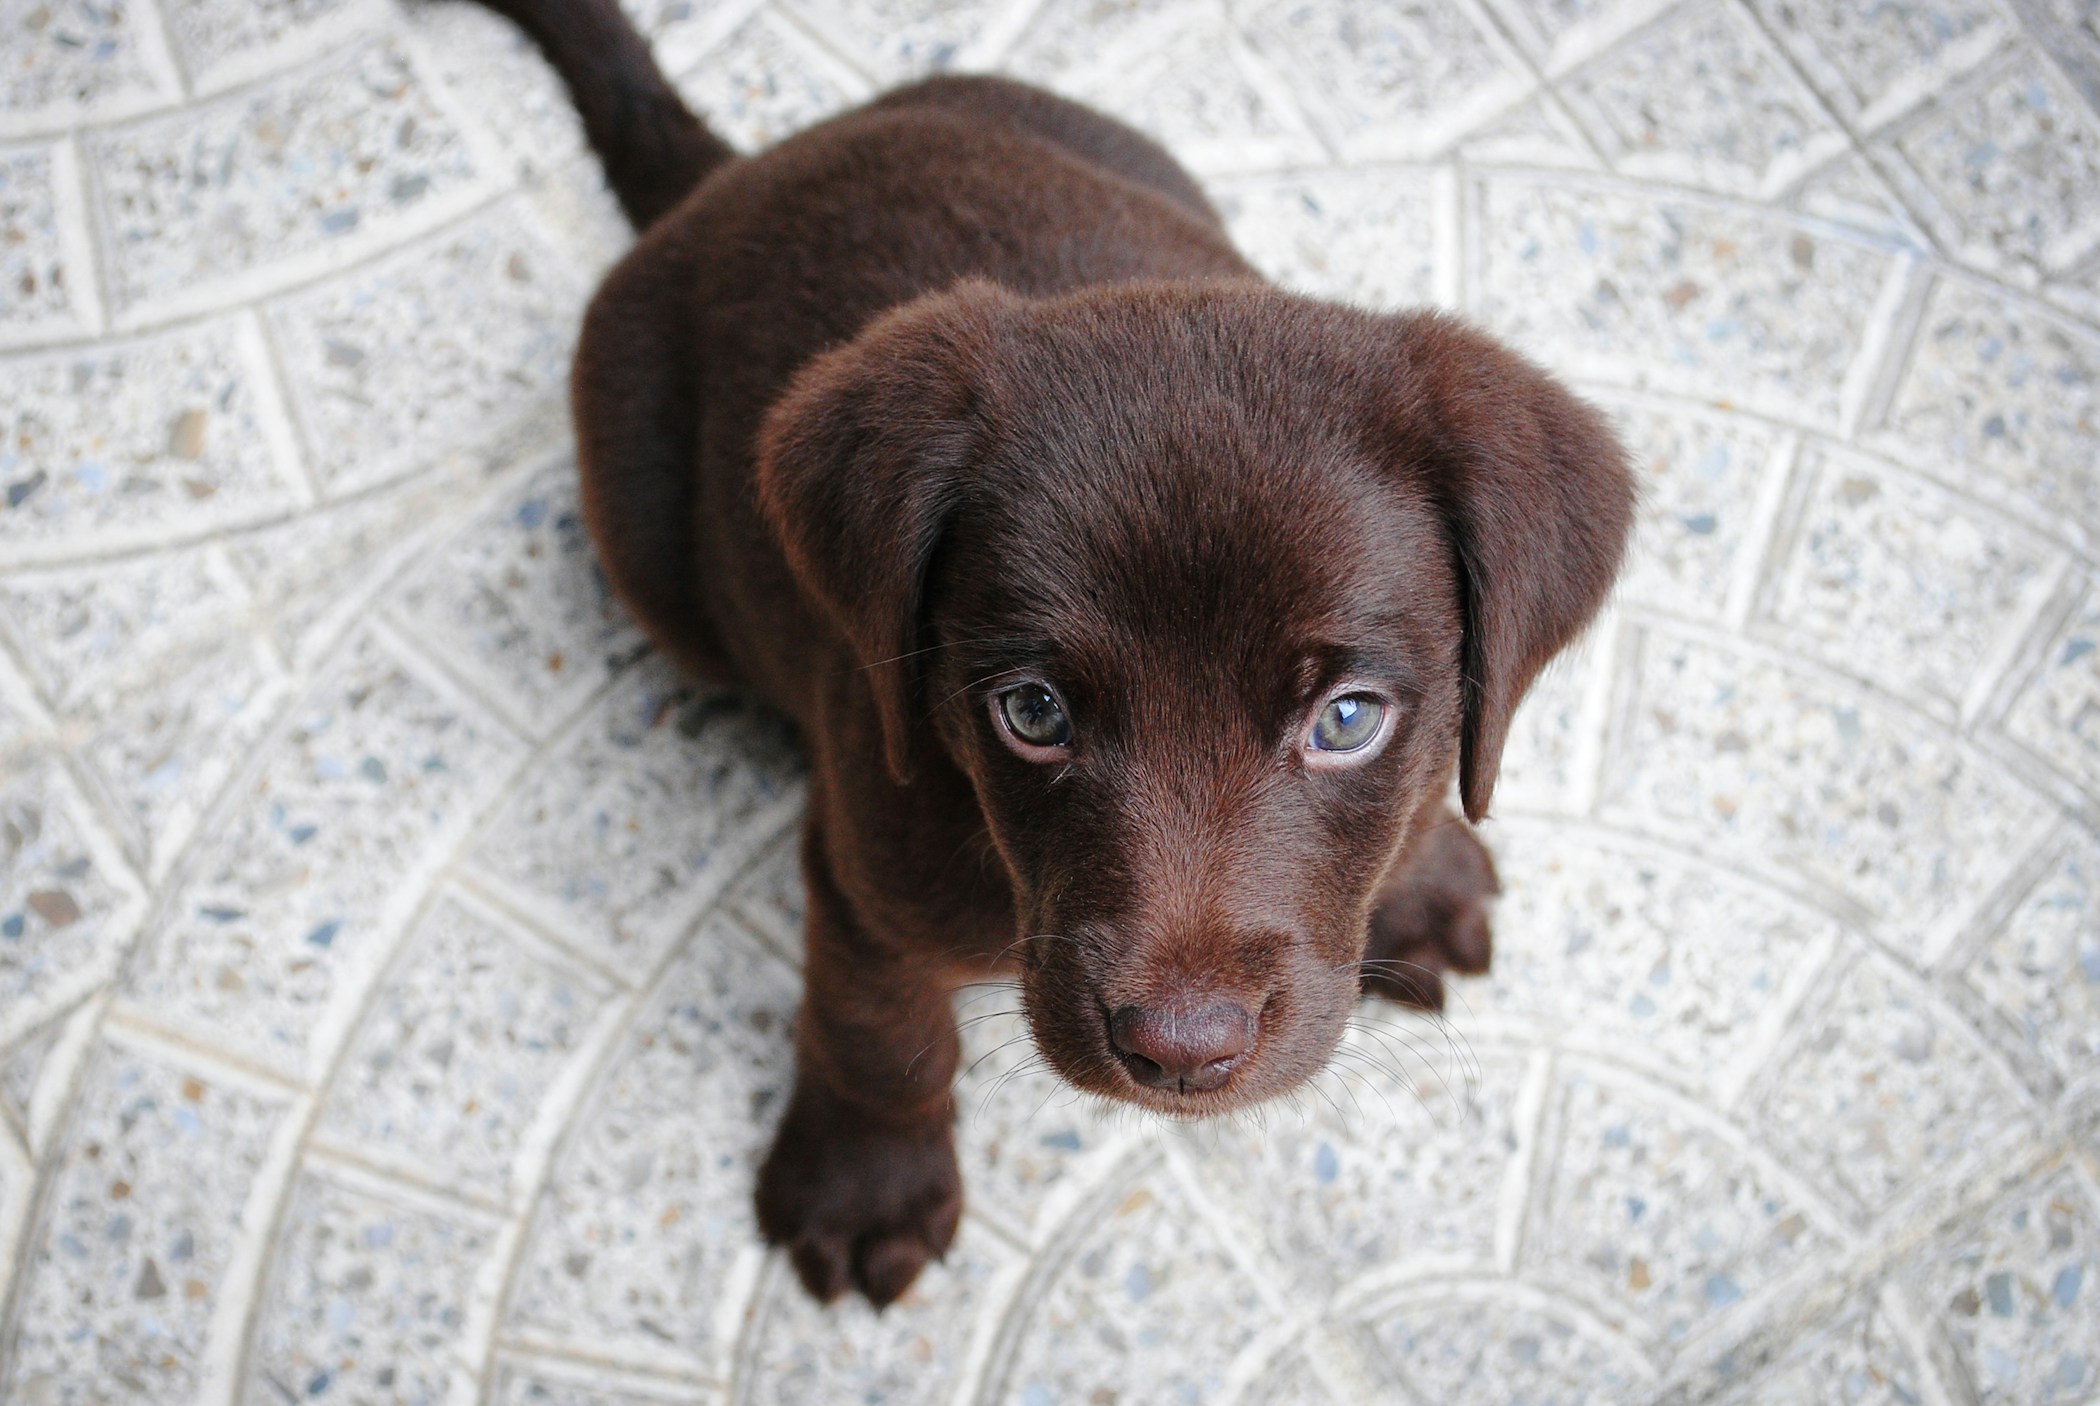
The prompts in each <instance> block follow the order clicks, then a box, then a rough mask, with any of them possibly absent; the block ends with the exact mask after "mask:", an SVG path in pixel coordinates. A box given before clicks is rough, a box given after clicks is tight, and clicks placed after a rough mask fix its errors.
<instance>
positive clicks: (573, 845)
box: [475, 659, 801, 970]
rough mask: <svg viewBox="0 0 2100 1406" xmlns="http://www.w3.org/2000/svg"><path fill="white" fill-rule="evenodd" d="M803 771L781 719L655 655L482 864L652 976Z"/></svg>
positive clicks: (626, 964) (516, 815) (567, 930)
mask: <svg viewBox="0 0 2100 1406" xmlns="http://www.w3.org/2000/svg"><path fill="white" fill-rule="evenodd" d="M800 772H801V764H800V760H799V758H797V757H795V756H794V755H792V753H791V752H790V751H789V750H788V746H787V733H786V731H785V728H784V725H783V724H781V723H780V722H779V721H778V720H777V719H776V718H775V717H774V716H773V715H771V714H770V713H765V712H761V711H760V710H759V708H758V706H757V705H756V704H753V703H751V702H748V701H747V700H745V699H744V698H743V697H741V696H739V695H731V694H724V693H720V692H704V691H701V690H700V689H698V688H696V687H695V686H693V685H690V684H687V683H685V682H684V681H682V680H681V679H679V678H677V677H676V675H675V672H674V671H673V670H672V669H671V667H670V666H669V665H668V664H665V663H663V662H662V660H661V659H652V660H651V662H650V663H649V664H647V665H646V666H644V667H642V668H639V669H635V670H633V671H631V672H630V673H628V674H627V675H626V676H625V677H624V678H623V679H621V681H620V682H619V683H618V684H617V685H616V686H615V687H614V688H613V690H612V692H610V693H608V694H607V695H606V696H605V697H604V698H603V699H601V700H600V701H599V702H598V703H597V704H596V705H595V706H594V707H593V708H592V709H591V711H590V712H588V713H587V714H585V716H584V717H583V719H582V720H581V721H580V722H579V723H578V724H577V727H576V730H575V731H574V732H573V733H572V734H571V735H570V736H569V737H568V738H567V739H566V740H565V741H564V742H562V743H561V744H559V746H558V749H557V750H555V751H552V752H550V753H549V754H547V755H545V756H543V757H542V759H541V760H540V762H539V763H538V764H537V765H535V766H534V767H533V768H532V770H531V772H530V774H528V775H527V776H526V778H525V781H524V784H523V785H522V786H521V787H520V788H519V789H518V791H517V793H516V794H515V795H514V796H512V798H511V799H510V801H509V803H508V804H507V805H505V806H504V808H503V811H502V813H501V815H499V816H498V817H497V819H496V821H495V823H494V824H493V826H491V827H490V829H489V830H488V832H487V833H486V835H485V836H484V837H483V838H482V840H481V842H480V844H479V846H478V847H477V849H476V852H475V863H476V864H477V865H478V866H479V867H480V868H481V869H482V870H484V871H486V872H487V873H489V874H492V875H494V876H496V877H497V878H498V879H500V880H501V881H502V882H504V883H505V884H507V885H509V886H510V887H512V888H513V889H515V890H517V891H518V892H520V893H521V894H525V895H529V896H530V898H531V900H532V901H533V902H534V903H535V904H538V905H543V906H542V908H541V909H540V916H541V918H542V921H544V922H548V923H552V924H557V925H559V926H560V927H561V928H562V929H563V935H564V936H565V937H566V938H567V939H568V940H570V941H572V942H574V943H576V944H578V945H580V946H582V947H584V948H586V949H588V950H590V951H592V952H594V953H597V954H600V955H602V956H603V957H604V958H605V959H606V960H607V961H608V962H609V963H610V964H612V965H614V966H615V967H618V968H620V969H622V970H636V969H640V970H647V968H648V966H649V965H650V963H651V961H652V960H653V956H654V954H656V953H659V952H661V951H663V950H664V948H665V947H666V946H668V945H669V943H670V942H671V941H672V940H673V939H674V938H676V937H677V936H678V934H679V933H681V932H682V931H684V929H685V927H686V925H687V924H688V923H690V922H691V921H692V920H693V919H694V918H695V917H696V916H698V914H699V913H700V911H701V910H702V909H703V908H705V907H706V906H707V904H709V903H710V902H712V901H713V900H714V899H715V898H716V897H717V896H719V894H720V893H721V886H722V885H723V884H725V883H727V882H728V880H729V879H730V878H732V877H733V876H734V874H735V871H736V867H737V865H738V863H739V862H741V861H742V860H743V859H744V858H746V857H748V856H749V855H750V853H751V851H752V849H753V847H755V846H756V845H758V844H760V843H763V842H764V840H766V839H767V838H769V836H770V834H771V830H770V828H769V827H767V826H766V824H765V822H766V821H767V820H768V819H769V818H770V817H775V816H778V815H780V814H782V811H781V808H782V807H783V806H786V805H788V804H791V803H792V801H793V799H794V795H795V792H796V790H797V782H798V778H799V776H800Z"/></svg>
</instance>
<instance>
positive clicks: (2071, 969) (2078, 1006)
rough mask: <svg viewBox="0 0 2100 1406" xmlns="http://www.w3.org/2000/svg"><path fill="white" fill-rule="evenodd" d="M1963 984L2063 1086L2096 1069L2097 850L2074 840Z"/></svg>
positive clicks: (2099, 985) (2099, 1056)
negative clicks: (2000, 1017)
mask: <svg viewBox="0 0 2100 1406" xmlns="http://www.w3.org/2000/svg"><path fill="white" fill-rule="evenodd" d="M1964 977H1965V979H1966V980H1967V981H1968V983H1969V984H1970V985H1971V986H1973V987H1975V988H1976V989H1977V990H1978V991H1981V992H1982V993H1983V995H1984V997H1985V998H1986V999H1987V1000H1989V1001H1990V1003H1991V1004H1992V1005H1993V1006H1995V1007H1996V1008H1997V1009H1998V1011H1999V1012H2000V1013H2002V1014H2003V1015H2004V1016H2005V1018H2006V1020H2007V1021H2009V1022H2010V1024H2011V1029H2012V1030H2013V1032H2014V1033H2015V1034H2016V1035H2017V1036H2018V1037H2019V1038H2020V1041H2021V1043H2022V1044H2023V1045H2024V1046H2025V1047H2027V1048H2029V1049H2032V1050H2034V1051H2036V1052H2038V1053H2039V1054H2041V1055H2042V1056H2043V1057H2044V1058H2045V1059H2046V1060H2047V1061H2048V1062H2049V1063H2050V1065H2052V1066H2053V1067H2054V1068H2055V1070H2056V1073H2057V1075H2058V1076H2059V1077H2060V1078H2062V1079H2063V1080H2064V1081H2065V1082H2067V1083H2069V1082H2073V1081H2076V1080H2077V1079H2079V1078H2081V1077H2083V1076H2084V1075H2085V1074H2087V1073H2089V1072H2091V1071H2092V1070H2093V1069H2095V1068H2100V843H2096V842H2095V841H2094V839H2093V837H2092V836H2090V835H2080V836H2079V837H2078V838H2077V839H2076V840H2075V841H2074V842H2073V843H2072V845H2071V846H2070V848H2069V849H2068V850H2067V851H2066V852H2065V854H2064V855H2063V856H2062V857H2061V858H2060V859H2059V860H2057V861H2056V862H2055V863H2054V864H2053V865H2051V866H2050V868H2049V869H2048V871H2047V872H2046V873H2045V874H2044V875H2043V876H2042V879H2041V881H2040V882H2039V883H2037V884H2036V885H2035V887H2034V888H2033V890H2032V891H2030V892H2029V893H2028V894H2027V896H2026V897H2025V898H2023V899H2021V900H2020V904H2019V906H2018V907H2017V908H2015V909H2013V911H2012V914H2011V916H2010V917H2008V918H2006V920H2005V921H2004V923H2002V924H2001V925H2000V926H1999V928H1998V930H1997V931H1996V932H1995V933H1993V934H1992V935H1991V937H1990V940H1989V941H1988V942H1986V943H1985V944H1984V946H1983V949H1982V950H1981V951H1980V952H1978V953H1977V955H1976V957H1975V959H1974V960H1973V961H1972V962H1970V964H1969V966H1968V968H1967V970H1966V972H1965V973H1964Z"/></svg>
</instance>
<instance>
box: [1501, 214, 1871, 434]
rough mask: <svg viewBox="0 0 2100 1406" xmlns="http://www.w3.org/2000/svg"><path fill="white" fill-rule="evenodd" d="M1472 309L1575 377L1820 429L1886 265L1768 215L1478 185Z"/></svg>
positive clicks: (1834, 410) (1830, 413) (1836, 400)
mask: <svg viewBox="0 0 2100 1406" xmlns="http://www.w3.org/2000/svg"><path fill="white" fill-rule="evenodd" d="M1479 190H1480V193H1479V196H1478V199H1477V206H1478V228H1479V231H1480V234H1479V238H1480V241H1481V242H1480V246H1479V249H1478V252H1477V254H1476V257H1477V259H1478V261H1479V262H1478V264H1477V265H1476V267H1475V269H1474V271H1473V277H1474V280H1475V283H1476V286H1477V289H1478V293H1477V296H1476V298H1475V300H1474V302H1473V304H1472V306H1473V307H1474V309H1475V311H1476V314H1477V315H1478V316H1479V317H1480V318H1481V319H1482V320H1483V321H1484V322H1485V323H1486V324H1487V325H1488V327H1490V328H1491V329H1492V330H1495V331H1498V332H1500V333H1502V334H1503V335H1505V336H1507V337H1510V338H1512V339H1514V340H1515V341H1516V342H1517V343H1518V344H1519V345H1521V346H1523V347H1525V348H1527V349H1528V350H1530V351H1531V352H1532V353H1534V354H1535V355H1537V356H1539V357H1541V358H1542V359H1544V360H1545V361H1546V362H1547V364H1548V365H1549V366H1552V367H1555V368H1557V369H1560V370H1563V371H1567V372H1575V371H1580V372H1581V373H1582V375H1583V376H1584V378H1585V379H1590V380H1601V381H1608V382H1611V383H1614V384H1619V385H1630V386H1633V387H1636V388H1644V389H1650V388H1652V389H1655V390H1660V391H1671V392H1678V393H1682V394H1687V395H1692V396H1697V397H1700V398H1702V399H1707V400H1711V401H1713V402H1716V403H1719V404H1723V405H1727V404H1731V403H1732V404H1739V405H1742V406H1743V407H1745V408H1747V409H1752V410H1759V411H1763V412H1766V413H1769V414H1773V415H1776V416H1779V417H1780V418H1783V419H1788V420H1794V421H1797V422H1804V423H1808V424H1830V423H1833V422H1834V421H1835V420H1836V418H1837V415H1838V410H1839V406H1840V402H1841V397H1842V387H1843V385H1844V382H1845V379H1846V375H1847V373H1848V371H1849V370H1850V368H1851V366H1852V363H1853V360H1854V358H1855V357H1856V356H1857V355H1858V352H1859V349H1860V342H1861V337H1862V336H1863V334H1864V331H1865V327H1866V324H1867V323H1868V322H1869V320H1870V316H1869V315H1870V313H1871V311H1872V309H1873V306H1874V302H1875V298H1876V296H1877V295H1878V293H1879V290H1880V286H1881V283H1882V280H1883V277H1884V275H1885V273H1886V272H1887V269H1888V266H1889V259H1888V256H1887V255H1886V254H1884V253H1881V252H1879V251H1877V250H1874V249H1870V248H1867V247H1864V246H1862V245H1858V244H1854V243H1851V242H1849V241H1846V240H1843V239H1839V238H1836V237H1835V236H1833V235H1831V234H1830V233H1829V232H1828V231H1825V230H1816V231H1813V232H1812V231H1810V230H1808V229H1805V228H1802V227H1800V226H1797V225H1794V224H1792V223H1790V222H1788V221H1785V220H1781V219H1777V218H1765V217H1755V216H1748V215H1744V214H1740V213H1735V214H1724V213H1723V212H1721V211H1719V210H1715V209H1711V208H1709V207H1705V206H1700V205H1693V204H1679V203H1675V202H1673V201H1671V200H1669V199H1668V198H1667V197H1662V198H1656V197H1651V196H1647V195H1637V194H1634V193H1631V192H1625V191H1607V190H1591V189H1586V188H1581V187H1575V186H1561V185H1549V184H1546V183H1544V182H1541V181H1538V180H1535V179H1532V178H1527V177H1518V176H1495V177H1489V178H1487V179H1486V180H1484V181H1482V182H1481V184H1480V188H1479Z"/></svg>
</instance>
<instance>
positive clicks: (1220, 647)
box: [957, 416, 1448, 681]
mask: <svg viewBox="0 0 2100 1406" xmlns="http://www.w3.org/2000/svg"><path fill="white" fill-rule="evenodd" d="M1277 428H1278V427H1277V426H1273V425H1271V426H1260V425H1250V424H1248V423H1246V422H1245V420H1244V419H1241V420H1239V421H1238V422H1235V418H1234V417H1231V416H1225V417H1219V418H1217V419H1215V420H1213V421H1211V422H1210V423H1207V424H1206V423H1198V422H1193V421H1191V420H1189V419H1188V418H1186V417H1178V416H1169V417H1163V418H1162V419H1161V420H1160V421H1159V422H1158V423H1156V424H1153V425H1149V426H1138V427H1133V426H1129V425H1125V426H1124V427H1123V429H1124V433H1121V434H1118V435H1104V436H1102V437H1100V438H1099V439H1098V440H1095V441H1094V442H1091V443H1088V442H1086V441H1085V440H1083V439H1080V438H1079V437H1078V436H1076V435H1074V434H1072V432H1071V431H1070V428H1069V427H1066V430H1065V433H1064V435H1062V436H1060V438H1062V439H1063V443H1062V444H1059V445H1058V446H1056V451H1055V452H1056V454H1057V457H1051V456H1050V455H1051V451H1049V450H1047V449H1046V448H1045V447H1044V446H1043V445H1041V444H1040V443H1034V444H1031V443H1030V442H1029V440H1028V437H1026V436H1023V437H1019V442H1018V443H1017V444H1014V445H1010V446H1007V447H1006V448H1005V450H1004V452H1003V453H1002V454H1000V455H999V456H997V457H996V458H995V459H994V460H993V461H992V462H990V463H989V464H988V465H987V472H986V478H985V483H984V486H983V491H981V492H980V493H978V494H976V495H973V501H972V503H971V504H970V506H969V507H968V508H966V509H965V511H964V512H963V514H962V520H961V521H959V522H958V524H957V530H958V536H959V537H960V538H961V540H962V541H963V543H965V544H966V545H965V546H964V551H965V552H966V553H967V554H968V555H969V556H970V557H972V558H974V567H975V568H976V569H973V571H972V573H971V575H972V578H973V581H974V583H975V584H974V586H973V588H972V590H973V593H974V594H975V595H976V597H977V599H976V601H975V606H976V609H974V610H972V611H971V613H972V614H978V615H980V616H985V617H993V618H996V619H997V620H998V621H999V623H1000V625H1001V626H1002V627H1005V628H1009V629H1010V628H1013V627H1015V626H1016V625H1018V624H1020V623H1021V622H1024V621H1033V622H1035V623H1037V624H1038V625H1039V626H1040V628H1041V630H1042V633H1043V637H1044V639H1045V642H1046V643H1050V644H1053V645H1055V646H1058V647H1059V651H1058V652H1060V653H1069V654H1080V655H1086V656H1092V657H1093V658H1094V659H1095V661H1096V662H1097V664H1098V666H1099V669H1100V670H1101V671H1103V672H1108V673H1118V672H1122V671H1123V668H1124V667H1127V666H1129V665H1130V664H1131V661H1133V660H1135V659H1139V658H1142V659H1145V660H1158V659H1161V658H1172V657H1178V656H1185V662H1186V663H1187V664H1189V665H1191V666H1192V667H1194V668H1196V669H1197V670H1199V671H1201V672H1206V673H1208V672H1211V671H1213V670H1222V671H1226V672H1230V673H1235V674H1240V673H1244V672H1246V671H1256V672H1259V673H1261V674H1264V675H1266V674H1271V673H1287V674H1288V675H1290V676H1291V677H1292V678H1293V679H1295V678H1297V677H1298V676H1299V675H1301V674H1302V673H1303V672H1304V670H1303V660H1304V657H1305V651H1306V650H1307V649H1308V648H1311V647H1314V646H1317V645H1323V644H1333V645H1345V644H1348V643H1350V642H1353V641H1360V640H1364V639H1366V638H1368V637H1371V636H1377V635H1381V634H1383V635H1387V636H1390V635H1391V634H1392V633H1393V632H1392V631H1391V630H1390V629H1389V628H1388V626H1390V625H1391V624H1392V623H1393V622H1394V621H1395V620H1396V619H1401V618H1404V617H1407V616H1409V615H1412V614H1425V613H1426V614H1434V612H1435V611H1436V609H1437V608H1438V606H1439V604H1440V603H1441V602H1442V601H1443V600H1444V599H1445V597H1446V595H1447V594H1448V591H1447V590H1446V589H1445V587H1446V585H1447V584H1448V573H1447V571H1446V569H1445V558H1446V557H1447V556H1448V549H1447V547H1446V546H1445V544H1444V539H1443V538H1442V537H1441V535H1440V534H1439V533H1438V531H1437V529H1436V525H1435V519H1434V514H1433V513H1432V511H1431V510H1430V508H1429V505H1427V504H1426V503H1423V502H1420V501H1418V500H1414V499H1411V498H1410V497H1409V495H1408V494H1407V493H1406V492H1405V491H1404V490H1403V489H1401V488H1400V487H1399V486H1397V485H1396V484H1395V483H1393V482H1392V480H1391V479H1390V477H1389V476H1388V475H1386V474H1384V473H1382V472H1381V471H1380V470H1379V469H1378V468H1377V466H1375V465H1373V464H1371V463H1369V462H1368V461H1367V460H1366V459H1365V458H1364V457H1363V456H1362V455H1360V454H1359V453H1357V452H1355V451H1354V448H1353V446H1351V445H1349V444H1348V443H1347V442H1346V441H1345V440H1344V439H1342V438H1341V437H1339V436H1336V435H1333V434H1327V433H1320V432H1317V431H1315V432H1311V433H1303V434H1289V433H1276V430H1277ZM1035 456H1041V457H1035ZM1119 661H1121V662H1120V663H1119ZM1250 681H1251V680H1250Z"/></svg>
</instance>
